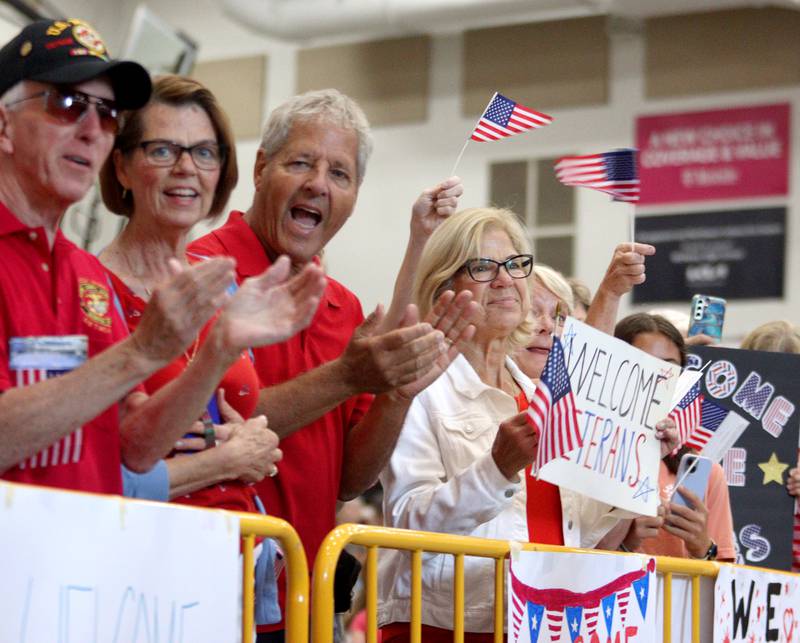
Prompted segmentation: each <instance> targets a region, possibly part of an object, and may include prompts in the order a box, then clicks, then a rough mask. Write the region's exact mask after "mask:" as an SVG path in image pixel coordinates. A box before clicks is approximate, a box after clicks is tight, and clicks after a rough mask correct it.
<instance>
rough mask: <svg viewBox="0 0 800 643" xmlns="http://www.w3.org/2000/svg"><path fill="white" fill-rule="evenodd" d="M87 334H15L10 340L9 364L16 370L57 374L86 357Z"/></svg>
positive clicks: (75, 365)
mask: <svg viewBox="0 0 800 643" xmlns="http://www.w3.org/2000/svg"><path fill="white" fill-rule="evenodd" d="M88 351H89V339H88V337H87V336H86V335H62V336H50V335H40V336H37V337H12V338H11V339H10V340H9V342H8V353H9V366H10V368H11V369H12V370H15V371H40V372H44V373H46V374H47V377H53V376H55V375H60V374H62V373H67V372H69V371H71V370H72V369H74V368H77V367H78V366H80V365H81V364H83V363H84V362H85V361H86V357H87V354H88Z"/></svg>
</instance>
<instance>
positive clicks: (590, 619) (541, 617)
mask: <svg viewBox="0 0 800 643" xmlns="http://www.w3.org/2000/svg"><path fill="white" fill-rule="evenodd" d="M508 596H509V600H508V628H507V631H508V641H509V643H553V642H555V641H563V642H565V643H602V642H604V641H616V642H617V643H618V642H620V641H628V642H631V643H633V642H634V641H635V642H637V643H645V642H647V643H652V642H653V641H656V640H659V639H658V638H657V635H656V603H657V583H656V573H655V559H653V558H649V557H647V556H615V555H613V554H599V553H598V554H565V553H564V554H562V553H547V552H530V551H520V552H517V553H516V554H515V553H514V552H513V551H512V555H511V566H510V571H509V575H508Z"/></svg>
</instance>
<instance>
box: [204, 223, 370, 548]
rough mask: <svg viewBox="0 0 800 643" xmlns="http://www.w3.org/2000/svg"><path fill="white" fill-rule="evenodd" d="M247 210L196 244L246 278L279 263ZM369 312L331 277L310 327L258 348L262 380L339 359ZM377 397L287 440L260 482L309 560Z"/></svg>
mask: <svg viewBox="0 0 800 643" xmlns="http://www.w3.org/2000/svg"><path fill="white" fill-rule="evenodd" d="M242 216H243V214H242V213H241V212H232V213H231V215H230V217H229V218H228V221H227V222H226V223H225V225H224V226H222V227H220V228H217V229H216V230H214V231H213V232H211V233H209V234H207V235H206V236H204V237H202V238H200V239H198V240H197V241H195V242H194V243H192V244H191V245H190V246H189V250H190V251H191V252H193V253H196V254H198V255H204V256H212V255H225V256H230V257H234V258H235V259H236V272H237V278H238V279H239V281H242V280H243V279H246V278H248V277H253V276H256V275H259V274H261V273H262V272H264V270H266V269H267V268H268V267H269V266H270V264H271V262H270V260H269V258H268V257H267V255H266V252H265V251H264V247H263V246H262V245H261V242H260V241H259V240H258V237H256V235H255V233H254V232H253V230H252V229H251V228H250V226H249V225H247V223H246V222H245V221H244V219H243V218H242ZM363 319H364V315H363V313H362V311H361V304H360V303H359V301H358V299H357V298H356V296H355V295H354V294H353V293H352V292H350V291H349V290H347V288H345V287H344V286H342V285H341V284H340V283H339V282H337V281H335V280H333V279H331V278H330V277H328V284H327V287H326V288H325V293H324V294H323V297H322V301H321V302H320V305H319V308H318V309H317V312H316V314H315V315H314V319H313V320H312V321H311V324H310V325H309V327H308V328H306V329H305V330H303V331H302V332H300V333H298V334H297V335H295V336H294V337H292V338H291V339H289V340H288V341H285V342H283V343H281V344H275V345H272V346H265V347H263V348H256V349H254V350H253V353H254V355H255V365H256V371H257V372H258V376H259V379H260V381H261V385H262V386H263V387H267V386H273V385H275V384H279V383H281V382H285V381H287V380H290V379H292V378H294V377H297V376H298V375H300V374H302V373H305V372H306V371H310V370H312V369H314V368H316V367H317V366H320V365H322V364H325V363H326V362H329V361H331V360H334V359H336V358H337V357H339V356H340V355H341V354H342V351H343V350H344V348H345V346H346V345H347V342H348V341H349V340H350V336H351V335H352V334H353V330H354V329H355V328H356V326H358V325H359V324H360V323H361V322H362V321H363ZM371 402H372V396H371V395H359V396H356V397H354V398H351V399H349V400H347V401H346V402H343V403H342V404H340V405H339V406H337V407H336V408H335V409H333V410H331V411H329V412H328V413H326V414H325V415H323V416H322V417H320V418H318V419H317V420H315V421H314V422H312V423H311V424H309V425H308V426H305V427H303V428H302V429H300V430H298V431H295V432H294V433H292V434H291V435H290V436H288V437H286V438H284V439H283V440H281V444H280V447H281V449H282V450H283V460H282V461H281V462H280V464H279V465H278V467H279V470H280V474H279V475H277V476H275V477H274V478H265V479H264V480H263V481H262V482H261V483H259V484H258V485H257V489H258V493H259V495H260V497H261V499H262V500H263V501H264V504H265V506H266V509H267V513H269V514H270V515H273V516H277V517H279V518H283V519H285V520H288V521H289V522H290V523H291V524H292V525H293V526H294V528H295V529H296V530H297V532H298V534H299V535H300V538H301V540H302V541H303V545H304V547H305V550H306V558H307V559H308V560H309V561H313V560H314V558H315V556H316V554H317V550H318V549H319V546H320V544H321V542H322V540H323V538H324V537H325V536H326V535H327V533H328V532H329V531H330V530H331V529H333V527H334V526H335V517H336V500H337V497H338V494H339V483H340V481H341V475H342V457H343V448H344V438H345V435H346V433H347V431H348V430H349V429H350V428H351V427H353V426H354V425H356V424H357V423H358V422H359V421H360V420H361V418H362V417H363V416H364V414H365V413H366V411H367V410H368V409H369V405H370V404H371ZM267 417H269V414H268V415H267Z"/></svg>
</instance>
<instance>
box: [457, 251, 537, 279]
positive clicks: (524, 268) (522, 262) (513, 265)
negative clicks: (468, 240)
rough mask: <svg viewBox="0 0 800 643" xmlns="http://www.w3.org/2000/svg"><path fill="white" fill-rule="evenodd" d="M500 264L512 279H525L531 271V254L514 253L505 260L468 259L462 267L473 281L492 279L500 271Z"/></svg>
mask: <svg viewBox="0 0 800 643" xmlns="http://www.w3.org/2000/svg"><path fill="white" fill-rule="evenodd" d="M500 266H502V267H503V268H505V269H506V272H507V273H508V275H509V277H511V278H512V279H525V277H528V276H530V274H531V272H533V255H515V256H513V257H509V258H508V259H506V260H505V261H495V260H494V259H485V258H483V257H480V258H478V259H468V260H467V261H466V262H464V266H463V268H464V269H466V271H467V274H468V275H469V276H470V278H471V279H472V280H473V281H477V282H484V281H494V280H495V279H497V275H498V274H499V273H500Z"/></svg>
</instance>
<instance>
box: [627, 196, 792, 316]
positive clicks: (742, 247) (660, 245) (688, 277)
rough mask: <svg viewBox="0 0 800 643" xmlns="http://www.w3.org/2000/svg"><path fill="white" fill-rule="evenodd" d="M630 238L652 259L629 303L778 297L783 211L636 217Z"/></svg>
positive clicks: (648, 260)
mask: <svg viewBox="0 0 800 643" xmlns="http://www.w3.org/2000/svg"><path fill="white" fill-rule="evenodd" d="M635 238H636V241H639V242H642V243H649V244H652V245H654V246H655V247H656V254H655V255H654V256H652V257H648V258H647V277H648V279H647V281H645V283H643V284H642V285H640V286H636V288H634V289H633V301H634V303H648V302H662V301H686V302H688V301H689V300H690V299H691V297H692V295H694V294H695V293H699V294H703V295H715V296H717V297H724V298H725V299H759V298H767V297H783V272H784V255H785V245H786V208H758V209H752V210H726V211H720V212H695V213H690V214H670V215H658V216H637V217H636V235H635Z"/></svg>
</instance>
